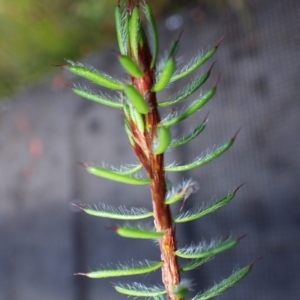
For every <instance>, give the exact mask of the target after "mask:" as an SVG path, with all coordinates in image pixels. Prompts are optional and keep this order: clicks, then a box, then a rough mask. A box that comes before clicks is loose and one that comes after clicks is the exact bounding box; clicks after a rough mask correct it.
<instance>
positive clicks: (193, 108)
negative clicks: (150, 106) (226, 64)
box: [159, 87, 216, 127]
mask: <svg viewBox="0 0 300 300" xmlns="http://www.w3.org/2000/svg"><path fill="white" fill-rule="evenodd" d="M215 93H216V88H215V87H213V88H211V89H209V90H208V91H207V92H206V93H205V94H204V95H203V96H202V97H201V98H199V99H198V100H195V101H194V102H193V103H192V104H191V105H190V106H189V107H188V108H187V109H185V110H184V111H183V112H182V113H180V114H178V115H176V114H175V116H173V115H174V113H171V114H170V115H169V116H168V117H167V118H166V119H165V120H162V121H161V122H160V124H159V126H165V127H169V126H172V125H175V124H177V123H179V122H181V121H183V120H185V119H187V118H188V117H190V116H191V115H192V114H194V113H196V112H197V111H198V110H199V109H200V108H202V107H203V106H204V105H205V104H206V103H207V102H208V101H209V100H210V99H211V98H212V97H213V96H214V94H215Z"/></svg>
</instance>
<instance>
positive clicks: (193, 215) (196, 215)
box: [174, 185, 242, 223]
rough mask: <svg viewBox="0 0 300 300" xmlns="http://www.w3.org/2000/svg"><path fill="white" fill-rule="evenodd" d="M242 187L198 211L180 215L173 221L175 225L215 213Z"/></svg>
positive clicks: (189, 211)
mask: <svg viewBox="0 0 300 300" xmlns="http://www.w3.org/2000/svg"><path fill="white" fill-rule="evenodd" d="M241 186H242V185H240V186H239V187H238V188H237V189H235V191H234V192H232V193H230V194H229V195H227V196H226V197H224V198H222V199H221V200H219V201H217V202H215V203H213V204H210V205H208V206H207V207H205V208H200V209H198V210H196V211H195V210H188V211H186V212H184V213H182V214H180V215H179V216H178V217H177V218H176V219H175V220H174V222H175V223H184V222H190V221H193V220H197V219H199V218H202V217H204V216H206V215H208V214H210V213H212V212H214V211H216V210H217V209H219V208H221V207H223V206H224V205H226V204H227V203H229V202H230V201H231V200H232V199H233V197H234V196H235V194H236V192H237V191H238V189H239V188H240V187H241Z"/></svg>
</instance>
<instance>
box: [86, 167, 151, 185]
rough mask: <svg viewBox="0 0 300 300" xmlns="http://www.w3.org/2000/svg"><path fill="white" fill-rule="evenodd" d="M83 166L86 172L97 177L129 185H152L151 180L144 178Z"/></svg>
mask: <svg viewBox="0 0 300 300" xmlns="http://www.w3.org/2000/svg"><path fill="white" fill-rule="evenodd" d="M83 166H84V167H85V168H86V170H87V171H88V172H89V173H90V174H93V175H96V176H98V177H102V178H106V179H110V180H114V181H118V182H122V183H127V184H135V185H144V184H149V183H151V179H143V178H137V177H131V176H128V175H124V174H122V173H119V172H115V171H112V170H109V169H105V168H101V167H93V166H90V165H87V164H83Z"/></svg>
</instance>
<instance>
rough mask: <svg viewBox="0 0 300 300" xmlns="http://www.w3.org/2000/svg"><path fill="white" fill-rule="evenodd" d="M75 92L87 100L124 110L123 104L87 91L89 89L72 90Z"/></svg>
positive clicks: (74, 88)
mask: <svg viewBox="0 0 300 300" xmlns="http://www.w3.org/2000/svg"><path fill="white" fill-rule="evenodd" d="M72 90H73V92H74V93H75V94H76V95H78V96H81V97H83V98H85V99H88V100H91V101H94V102H97V103H100V104H103V105H106V106H109V107H113V108H122V107H123V104H122V103H120V102H117V101H114V99H109V98H106V97H105V96H103V95H98V94H96V93H95V92H93V91H91V90H89V89H87V88H84V89H82V88H79V87H73V88H72Z"/></svg>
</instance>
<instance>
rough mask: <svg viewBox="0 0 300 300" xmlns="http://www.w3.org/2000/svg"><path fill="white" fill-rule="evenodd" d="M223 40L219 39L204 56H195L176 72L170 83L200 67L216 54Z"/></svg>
mask: <svg viewBox="0 0 300 300" xmlns="http://www.w3.org/2000/svg"><path fill="white" fill-rule="evenodd" d="M223 38H224V36H223V37H222V38H221V39H220V41H219V42H218V43H217V45H216V46H214V47H213V48H212V49H210V50H209V51H208V52H207V53H206V54H205V55H203V56H202V55H197V56H196V57H195V58H193V59H192V60H191V61H190V62H189V63H188V64H187V65H186V66H185V67H183V68H182V69H181V70H180V71H178V72H176V73H175V74H174V75H173V77H172V78H171V82H173V81H175V80H178V79H181V78H183V77H185V76H187V75H189V74H191V73H192V72H194V71H195V70H197V69H198V68H199V67H201V66H202V65H203V64H204V63H205V62H207V61H208V60H209V59H210V58H211V57H212V56H213V55H214V54H215V53H216V52H217V50H218V48H219V45H220V44H221V42H222V40H223Z"/></svg>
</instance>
